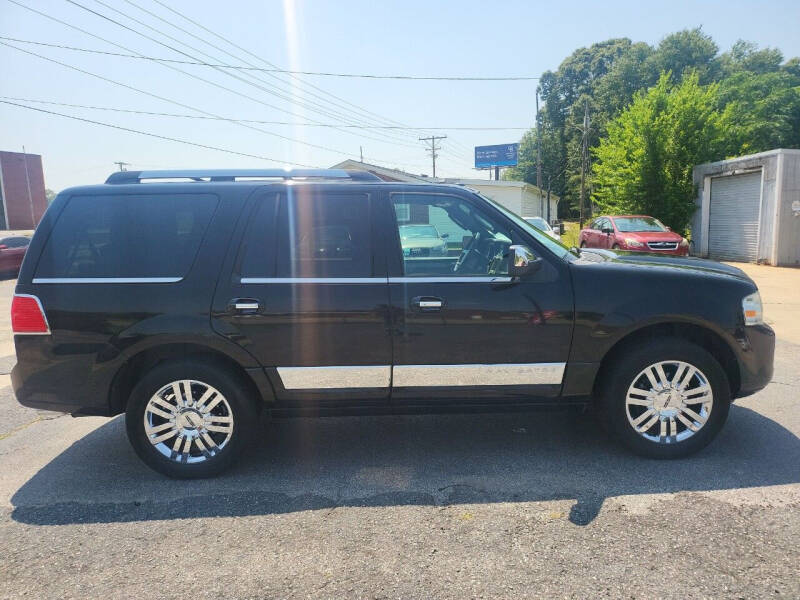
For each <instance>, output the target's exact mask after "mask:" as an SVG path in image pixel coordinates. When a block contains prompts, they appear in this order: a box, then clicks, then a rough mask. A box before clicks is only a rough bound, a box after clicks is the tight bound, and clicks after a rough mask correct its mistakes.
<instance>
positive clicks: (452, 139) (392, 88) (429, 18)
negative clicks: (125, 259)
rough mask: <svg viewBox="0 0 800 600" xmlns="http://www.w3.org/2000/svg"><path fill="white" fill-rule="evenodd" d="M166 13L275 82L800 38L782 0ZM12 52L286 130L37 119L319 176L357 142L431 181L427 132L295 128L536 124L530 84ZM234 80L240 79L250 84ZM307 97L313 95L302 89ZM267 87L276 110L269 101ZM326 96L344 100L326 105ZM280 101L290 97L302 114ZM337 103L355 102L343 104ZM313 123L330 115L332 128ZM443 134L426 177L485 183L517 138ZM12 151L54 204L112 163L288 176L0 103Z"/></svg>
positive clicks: (1, 89)
mask: <svg viewBox="0 0 800 600" xmlns="http://www.w3.org/2000/svg"><path fill="white" fill-rule="evenodd" d="M16 1H17V2H19V3H21V4H24V5H27V6H30V7H33V8H36V9H37V10H40V11H42V12H44V13H46V14H47V15H50V16H52V17H54V18H57V19H60V20H63V21H65V22H68V23H70V24H72V25H75V26H77V27H80V28H82V29H84V30H86V31H88V32H91V33H93V34H95V35H98V36H101V37H103V38H106V39H108V40H111V41H113V42H116V43H117V44H121V45H123V46H126V47H128V48H130V49H131V50H133V51H134V52H135V53H140V54H144V55H148V56H157V57H162V58H179V59H185V58H186V57H185V56H181V55H179V54H177V53H176V52H174V51H173V50H170V49H168V48H166V47H164V46H160V45H158V44H157V43H155V42H153V41H150V40H147V39H144V38H142V37H140V36H138V35H136V34H135V33H132V32H130V31H126V30H124V29H122V28H120V27H118V26H117V25H114V24H113V23H111V22H109V21H106V20H103V19H102V18H100V17H97V16H96V15H93V14H90V13H89V12H87V11H85V10H83V9H81V8H79V7H77V6H75V5H72V4H70V3H68V2H67V1H65V0H44V1H42V0H16ZM76 2H80V4H83V5H85V6H86V7H88V8H91V9H92V10H96V11H97V12H101V13H103V14H106V15H107V16H109V17H111V18H113V19H116V20H120V21H123V22H125V23H126V24H127V25H128V26H130V27H133V28H136V29H138V30H140V31H142V32H146V33H148V34H149V35H150V36H152V37H155V38H157V39H159V40H162V41H163V42H165V43H167V44H169V45H171V46H173V47H178V48H181V49H182V50H184V51H185V52H188V53H191V54H196V52H195V51H194V50H191V49H189V48H186V47H185V46H183V45H179V44H178V43H177V42H175V41H170V40H168V39H166V38H164V37H163V34H162V33H156V32H154V31H153V30H148V29H147V28H146V27H145V26H144V25H141V24H138V23H135V22H134V21H132V20H131V17H133V18H135V19H138V20H140V21H142V22H143V23H145V24H147V25H151V26H153V27H155V28H157V29H159V30H160V31H161V32H163V33H166V34H168V35H171V36H173V37H174V38H177V39H179V40H182V41H186V42H187V43H190V44H191V45H193V46H195V48H198V49H201V50H203V51H204V52H206V53H207V54H209V55H212V56H214V57H217V58H219V59H221V60H220V61H219V62H225V63H234V58H232V57H231V56H229V55H225V54H224V53H223V52H221V51H220V50H218V49H214V48H211V47H210V46H207V45H204V44H203V42H202V41H199V40H197V39H192V38H190V37H189V36H188V35H187V34H186V33H185V32H183V31H180V30H178V29H175V28H173V27H171V25H170V24H168V23H165V22H162V21H158V20H157V19H156V18H155V17H153V16H151V15H149V14H147V13H145V12H143V11H142V10H140V9H139V8H137V6H139V7H142V8H144V9H146V10H148V11H151V12H153V13H154V14H156V15H158V16H161V17H162V18H164V19H165V20H166V21H168V22H170V23H174V24H176V25H179V26H180V27H183V28H184V29H186V30H188V31H190V32H192V33H195V34H197V35H199V36H200V37H201V38H204V39H207V40H208V41H211V42H213V43H214V44H216V45H218V46H219V47H220V48H223V49H224V50H227V51H229V52H231V53H233V54H235V55H236V56H241V57H244V58H245V59H246V60H249V61H252V62H254V63H256V62H257V61H256V59H255V58H253V57H250V56H246V55H244V53H243V52H242V51H241V50H238V49H235V48H232V47H231V46H227V45H226V44H225V42H223V41H221V40H220V39H218V38H214V37H212V36H211V35H210V34H208V33H205V32H203V31H202V30H199V29H197V28H196V27H195V26H194V25H192V24H191V23H188V22H186V21H182V20H181V19H180V18H179V17H177V16H176V15H175V14H173V13H170V12H169V11H168V10H166V9H165V8H164V7H162V6H160V5H159V4H157V3H155V2H154V1H153V0H130V2H128V1H127V0H102V2H103V3H104V4H106V5H107V6H104V5H103V4H101V3H100V2H98V1H97V0H76ZM163 2H164V3H165V4H167V5H168V6H170V7H172V8H174V9H176V10H177V11H179V12H181V13H183V14H185V15H187V16H189V17H191V18H193V19H194V20H196V21H197V22H198V23H200V24H202V25H204V26H205V27H207V28H209V29H210V30H212V31H213V32H215V33H218V34H220V35H221V36H223V37H225V38H227V39H229V40H232V41H234V42H235V43H237V44H238V45H239V46H241V47H242V48H245V49H247V50H249V51H251V52H253V53H255V54H257V55H258V56H259V57H263V58H264V59H266V60H268V61H270V62H271V63H274V64H275V65H277V66H279V67H281V68H292V69H296V70H314V71H335V72H351V73H375V74H410V75H465V76H470V75H472V76H502V75H532V76H538V75H540V74H541V73H542V72H543V71H544V70H547V69H555V68H557V67H558V65H559V63H560V62H561V61H562V60H563V59H564V58H565V57H566V56H567V55H568V54H570V53H571V52H572V51H573V50H575V49H576V48H578V47H581V46H588V45H590V44H592V43H593V42H597V41H602V40H605V39H608V38H612V37H629V38H631V39H632V40H634V41H645V42H648V43H650V44H655V43H657V42H658V41H659V40H660V39H661V38H663V37H664V36H665V35H666V34H668V33H670V32H673V31H676V30H679V29H683V28H687V27H696V26H698V25H702V27H703V29H704V31H706V32H707V33H709V34H711V35H712V36H713V38H714V40H715V41H716V42H717V43H718V44H719V46H720V47H721V49H723V50H726V49H728V48H729V47H730V46H731V44H732V43H733V42H735V41H736V40H737V39H739V38H744V39H747V40H750V41H754V42H756V43H758V44H759V45H761V46H767V45H769V46H775V47H778V48H780V49H781V50H782V51H783V53H784V56H785V57H791V56H798V55H800V35H798V34H797V30H798V26H799V25H800V2H788V1H787V2H778V1H776V2H769V3H766V2H753V1H750V2H738V1H730V0H728V1H725V2H688V1H683V2H682V1H673V2H647V1H641V0H640V1H638V2H570V3H558V2H509V1H507V2H503V3H498V4H495V3H490V2H471V1H470V2H458V3H456V2H453V3H445V2H430V1H427V2H422V1H420V2H417V1H407V2H402V3H401V2H381V1H375V0H373V1H371V2H366V1H363V2H362V1H359V2H348V1H338V2H312V1H310V0H296V1H294V2H292V1H291V0H286V1H284V2H280V1H274V2H263V1H262V2H259V1H255V0H231V1H228V2H219V1H218V0H217V1H211V0H194V1H188V0H163ZM108 7H111V8H108ZM0 36H6V37H12V38H20V39H25V40H34V41H45V42H48V43H58V44H64V45H71V46H78V47H83V48H93V49H101V50H108V51H112V52H124V50H120V49H119V48H115V47H113V46H112V45H110V44H108V43H105V42H102V41H100V40H98V39H94V38H92V37H90V36H88V35H87V34H85V33H81V32H79V31H76V30H74V29H70V28H69V27H67V26H65V25H63V24H59V23H56V22H53V21H51V20H48V19H47V18H45V17H43V16H40V15H37V14H33V13H31V12H30V11H28V10H25V9H23V8H21V7H19V6H17V5H15V4H13V3H11V2H9V1H8V0H0ZM0 41H2V40H0ZM17 45H18V46H20V47H22V48H24V49H26V50H29V51H33V52H36V53H39V54H42V55H44V56H47V57H50V58H52V59H55V60H59V61H62V62H65V63H69V64H71V65H73V66H75V67H78V68H80V69H83V70H85V71H90V72H93V73H96V74H98V75H101V76H103V77H106V78H109V79H113V80H116V81H118V82H120V83H124V84H126V85H129V86H135V87H138V88H140V89H142V90H145V91H148V92H150V93H151V94H155V95H158V96H161V97H163V98H168V99H170V100H173V101H175V102H178V103H181V104H184V105H187V106H191V107H194V108H198V109H201V110H203V111H206V112H208V113H212V114H214V115H218V116H222V117H226V118H236V119H253V120H262V121H287V122H291V123H294V124H291V125H276V124H257V125H253V127H257V128H260V129H262V130H264V131H256V130H253V129H251V128H247V127H243V126H240V125H236V124H233V123H230V122H226V121H212V120H197V119H186V118H167V117H157V116H144V115H135V114H124V113H114V112H107V111H93V110H88V109H77V108H64V107H57V106H48V105H45V104H35V106H37V107H40V108H44V109H48V110H54V111H58V112H63V113H68V114H72V115H75V116H80V117H84V118H88V119H94V120H98V121H104V122H107V123H112V124H115V125H119V126H122V127H128V128H132V129H140V130H144V131H148V132H153V133H158V134H160V135H164V136H168V137H174V138H180V139H185V140H189V141H193V142H197V143H200V144H206V145H212V146H218V147H223V148H229V149H233V150H236V151H239V152H243V153H246V154H253V155H258V156H263V157H266V158H268V159H272V160H281V161H287V162H290V163H295V164H307V165H313V166H330V165H332V164H334V163H337V162H339V161H341V160H344V159H346V158H358V155H359V147H360V146H361V147H363V151H364V156H365V160H368V161H369V160H371V161H373V162H378V163H380V164H384V165H386V166H393V167H400V168H405V169H407V170H409V171H412V172H418V173H423V172H424V173H430V159H429V158H428V156H427V153H426V151H425V148H424V146H423V145H422V143H420V142H419V141H417V140H416V138H417V137H418V136H419V135H421V134H422V133H421V132H405V133H397V132H391V133H387V132H375V131H372V132H364V131H359V130H355V131H353V130H348V131H342V130H341V129H330V128H318V127H305V126H302V125H298V124H297V123H302V122H309V121H317V122H322V123H332V122H336V121H335V118H336V117H337V116H338V117H341V118H343V119H345V120H347V121H348V122H351V123H356V122H360V123H364V122H366V121H367V120H370V121H371V122H372V123H375V122H376V121H377V120H378V117H376V116H374V115H378V116H379V117H381V118H382V119H384V120H385V119H390V120H392V121H395V122H399V123H402V124H404V125H408V126H414V127H458V126H466V127H528V126H530V125H531V124H532V123H533V117H534V89H535V82H533V81H525V82H480V83H470V82H425V81H420V82H410V81H375V80H362V79H337V78H327V77H303V78H301V81H300V82H297V81H292V80H291V79H289V78H287V77H284V76H278V75H275V76H270V75H267V74H263V73H261V74H257V76H258V77H260V78H262V79H263V81H255V80H252V79H248V81H253V83H254V84H255V86H259V87H255V86H252V85H248V84H246V83H244V82H241V81H237V80H235V79H233V78H231V77H228V76H226V75H224V74H222V73H220V72H217V71H214V70H211V69H209V68H207V67H197V66H181V65H176V67H177V68H180V69H182V70H184V71H186V72H187V73H190V74H192V75H196V76H199V77H204V78H206V79H208V80H210V81H213V82H215V83H217V84H218V85H221V86H225V87H229V88H231V89H233V90H235V91H238V92H240V93H242V94H246V95H248V96H250V97H251V99H247V98H244V97H241V96H237V95H236V94H233V93H230V92H228V91H226V90H223V89H220V88H216V87H214V86H213V85H211V84H208V83H203V82H201V81H199V80H197V79H193V78H192V77H189V76H187V75H184V74H182V73H179V72H176V71H175V70H171V69H169V68H166V67H164V66H162V65H160V64H158V63H152V62H147V61H139V60H133V59H127V58H117V57H108V56H96V55H90V54H84V53H78V52H72V51H67V50H60V49H52V48H40V47H35V46H28V45H23V44H17ZM0 64H2V65H3V68H2V76H0V95H2V96H13V97H18V98H28V99H35V100H46V101H54V102H65V103H71V104H84V105H94V106H104V107H116V108H126V109H133V110H144V111H153V112H167V113H179V114H198V113H196V112H194V111H192V110H190V109H189V108H186V107H181V106H177V105H175V104H169V103H167V102H165V101H163V100H159V99H156V98H154V97H151V96H146V95H143V94H140V93H137V92H135V91H132V90H130V89H126V88H124V87H120V86H116V85H113V84H111V83H108V82H104V81H101V80H99V79H97V78H93V77H91V76H88V75H85V74H81V73H78V72H76V71H72V70H69V69H67V68H64V67H61V66H58V65H55V64H52V63H47V62H45V61H43V60H41V59H39V58H36V57H33V56H30V55H26V54H23V53H21V52H19V51H17V50H14V49H11V48H8V47H5V46H0ZM237 64H242V63H237ZM260 66H264V65H260ZM251 74H252V73H251ZM242 77H244V78H245V79H247V78H248V75H242ZM307 84H313V85H314V86H317V88H318V89H316V88H310V87H307ZM271 85H276V86H279V88H280V90H279V91H276V90H275V88H273V87H270V86H271ZM265 88H266V89H270V90H272V91H274V92H276V93H278V94H280V95H283V96H284V98H279V97H276V96H275V95H271V94H269V93H268V92H266V91H265ZM308 94H315V95H316V97H314V96H310V95H308ZM327 94H333V95H335V96H336V97H337V98H338V99H337V100H332V99H331V96H328V95H327ZM285 98H290V99H291V98H293V99H294V100H295V104H294V105H293V104H292V103H290V102H288V101H287V100H286V99H285ZM297 100H301V101H304V102H306V105H305V106H298V105H297V104H296V101H297ZM343 101H344V102H346V103H348V104H343ZM331 102H335V103H337V104H338V106H336V105H333V104H331ZM312 103H315V104H316V105H317V106H313V105H312ZM265 104H270V105H273V106H272V107H269V106H266V105H265ZM353 105H355V107H358V108H355V107H354V106H353ZM315 110H324V111H325V112H327V113H328V114H320V113H318V112H315ZM286 111H288V112H289V113H291V114H287V112H286ZM332 111H335V114H334V113H333V112H332ZM364 111H369V113H365V112H364ZM265 132H266V133H265ZM270 133H272V134H276V135H270ZM437 133H439V132H437ZM443 133H446V134H447V135H448V136H449V137H448V139H447V140H444V142H443V147H444V148H443V151H442V155H441V157H440V161H439V162H438V164H437V174H438V175H443V176H467V177H470V176H473V177H485V176H486V174H485V172H481V173H478V172H476V171H474V170H472V169H471V165H472V147H473V146H474V145H484V144H495V143H506V142H511V141H516V140H517V139H519V137H520V136H521V134H522V131H519V130H508V131H483V132H475V131H471V132H470V131H468V132H464V131H445V132H443ZM278 136H283V137H278ZM284 138H292V139H294V140H299V141H300V142H305V144H303V143H300V142H298V141H290V140H287V139H284ZM370 138H371V139H370ZM23 145H25V147H26V149H27V150H28V151H29V152H34V153H37V154H42V155H43V160H44V166H45V179H46V182H47V185H48V187H50V188H53V189H56V190H58V189H62V188H64V187H67V186H70V185H78V184H83V183H96V182H100V181H102V180H103V179H104V178H105V177H106V176H107V175H108V173H109V172H111V171H113V170H114V169H115V167H114V165H113V162H114V161H117V160H123V161H126V162H129V163H132V165H133V166H132V167H131V168H171V167H173V168H180V167H183V168H189V167H191V168H195V167H198V168H199V167H216V168H229V167H266V166H285V165H284V164H282V163H277V162H270V160H262V159H258V158H247V157H239V156H233V155H229V154H224V153H221V152H217V151H214V150H210V149H201V148H194V147H189V146H185V145H182V144H179V143H176V142H170V141H164V140H157V139H152V138H147V137H141V136H138V135H135V134H132V133H127V132H123V131H117V130H111V129H107V128H104V127H99V126H95V125H89V124H85V123H80V122H75V121H70V120H68V119H64V118H62V117H56V116H50V115H45V114H39V113H33V112H31V111H28V110H25V109H22V108H17V107H12V106H8V105H2V104H0V149H3V150H20V149H21V147H22V146H23Z"/></svg>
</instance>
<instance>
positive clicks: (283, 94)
mask: <svg viewBox="0 0 800 600" xmlns="http://www.w3.org/2000/svg"><path fill="white" fill-rule="evenodd" d="M67 2H71V3H72V4H74V5H76V6H79V7H81V8H84V9H85V10H88V11H89V12H92V13H93V14H95V15H98V16H101V17H103V18H105V19H107V20H109V21H111V22H112V23H115V24H117V25H119V26H120V27H123V28H125V29H127V30H129V31H131V32H133V33H136V34H137V35H140V36H142V37H144V38H145V39H147V40H150V41H154V42H155V43H157V44H159V45H161V46H164V47H165V48H168V49H170V50H173V51H175V52H178V53H180V54H182V55H183V56H187V57H189V58H191V59H194V60H198V58H197V56H193V55H191V54H188V53H186V52H184V51H182V50H180V49H178V48H174V47H173V46H170V45H168V44H164V43H163V42H161V41H159V40H156V39H155V38H152V37H150V36H148V35H146V34H143V33H141V32H140V31H136V30H135V29H133V28H131V27H128V26H126V25H124V24H122V23H119V22H117V21H115V20H113V19H110V18H109V17H107V16H105V15H101V14H100V13H98V12H95V11H92V10H91V9H88V8H86V7H84V6H83V5H81V4H79V3H78V2H75V1H74V0H67ZM95 2H97V3H98V4H100V5H102V6H104V7H106V8H107V9H109V10H112V11H115V12H116V13H118V14H120V15H122V16H124V17H125V18H126V19H127V20H130V21H133V22H135V23H138V24H139V25H141V26H143V27H146V28H147V29H149V30H150V31H153V32H155V33H156V34H158V35H161V36H164V37H165V38H167V39H169V40H171V41H173V42H176V43H178V44H180V45H182V46H185V47H187V48H189V49H190V50H193V51H194V52H198V53H200V54H201V55H203V56H205V57H207V58H210V59H212V60H218V59H217V57H215V56H212V55H211V54H208V53H207V52H204V51H203V50H200V49H199V48H196V47H195V46H192V45H191V44H188V43H186V42H185V41H183V40H180V39H178V38H176V37H174V36H171V35H169V34H167V33H165V32H164V31H162V30H160V29H158V28H156V27H153V26H152V25H149V24H147V23H145V22H144V21H141V20H139V19H136V18H135V17H132V16H131V15H129V14H128V13H126V12H125V11H122V10H120V9H118V8H116V7H114V6H110V5H109V4H107V3H106V2H103V1H102V0H95ZM126 2H127V3H128V4H130V5H131V6H133V7H135V8H137V9H139V10H141V11H142V12H144V13H146V14H148V15H151V16H153V17H155V18H156V19H158V20H160V21H162V22H164V23H166V24H168V25H170V26H171V27H174V28H176V29H178V30H179V31H182V32H184V33H186V34H188V35H190V36H192V37H194V38H196V39H199V40H200V41H202V42H203V43H206V44H208V45H210V46H211V47H212V48H216V49H217V50H220V51H221V52H224V53H226V54H228V55H229V56H231V57H233V58H237V57H236V56H234V55H232V54H230V53H228V52H227V51H225V50H223V49H222V48H219V47H218V46H215V45H214V44H211V43H210V42H208V41H207V40H204V39H203V38H199V37H198V36H195V35H194V34H192V33H191V32H189V31H187V30H185V29H183V28H182V27H178V26H177V25H175V24H174V23H171V22H170V21H167V20H165V19H162V18H161V17H159V16H158V15H156V14H155V13H153V12H151V11H149V10H147V9H145V8H142V7H141V6H139V5H138V4H136V3H134V2H131V0H126ZM237 60H238V58H237ZM209 65H211V63H209ZM212 68H213V69H214V70H216V71H219V72H220V73H222V74H224V75H226V76H228V77H232V78H233V79H236V80H237V81H240V82H243V83H245V84H247V85H250V86H253V87H255V88H257V89H259V90H261V91H263V92H266V93H268V94H270V95H272V96H275V97H277V98H280V99H281V100H284V101H286V102H288V103H289V104H290V105H297V106H302V107H303V108H307V109H308V110H310V111H312V112H315V113H318V114H321V115H324V116H326V117H328V118H333V119H336V120H340V121H343V122H351V123H352V122H353V118H352V117H350V116H349V115H343V114H342V113H341V112H339V111H337V110H336V109H335V108H332V107H331V106H330V104H331V103H330V102H329V101H327V100H326V99H325V98H321V97H320V96H317V95H314V94H312V95H313V96H315V97H317V98H320V99H321V100H323V101H324V102H326V104H324V105H323V104H319V103H318V102H315V101H313V100H308V99H306V98H302V99H300V98H295V97H294V93H293V91H292V90H286V89H281V88H280V87H277V86H276V85H275V84H272V83H269V82H267V81H265V80H264V79H262V78H260V77H258V76H257V74H254V73H250V72H243V73H242V75H245V76H246V77H248V78H250V79H255V80H256V81H258V82H259V83H261V84H264V85H266V86H267V88H265V87H263V86H262V85H258V84H255V83H252V82H251V81H248V80H246V79H242V78H241V77H239V76H238V75H235V74H233V73H230V72H227V71H225V70H223V69H220V68H218V67H214V66H212ZM268 75H269V76H270V77H272V78H273V79H277V80H278V81H280V82H281V83H283V81H282V80H280V79H279V78H277V77H276V76H275V75H274V74H268ZM276 90H277V91H276ZM287 94H288V95H287ZM284 112H287V111H284ZM290 114H293V113H290ZM347 133H352V132H347ZM360 137H363V138H366V139H372V140H375V141H382V140H381V139H379V138H375V137H371V136H365V135H363V134H362V135H361V136H360ZM383 137H387V138H389V137H391V139H392V140H393V143H397V142H395V141H394V140H396V139H397V138H396V137H395V136H389V135H383ZM406 146H407V147H410V148H411V147H415V146H411V145H408V144H407V145H406Z"/></svg>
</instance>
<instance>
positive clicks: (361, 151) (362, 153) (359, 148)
mask: <svg viewBox="0 0 800 600" xmlns="http://www.w3.org/2000/svg"><path fill="white" fill-rule="evenodd" d="M358 154H359V156H361V162H362V163H363V162H364V146H359V147H358Z"/></svg>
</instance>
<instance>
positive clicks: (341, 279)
mask: <svg viewBox="0 0 800 600" xmlns="http://www.w3.org/2000/svg"><path fill="white" fill-rule="evenodd" d="M512 280H513V278H512V277H242V278H241V283H243V284H247V283H509V282H511V281H512ZM34 283H35V282H34Z"/></svg>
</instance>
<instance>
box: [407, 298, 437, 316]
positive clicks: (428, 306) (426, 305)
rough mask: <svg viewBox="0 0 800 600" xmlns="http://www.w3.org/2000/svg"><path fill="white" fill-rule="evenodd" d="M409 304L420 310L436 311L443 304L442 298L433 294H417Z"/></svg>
mask: <svg viewBox="0 0 800 600" xmlns="http://www.w3.org/2000/svg"><path fill="white" fill-rule="evenodd" d="M411 306H412V308H416V309H417V310H420V311H422V312H437V311H439V310H441V309H442V307H443V306H444V300H442V299H441V298H436V297H435V296H417V297H416V298H414V299H412V300H411Z"/></svg>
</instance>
